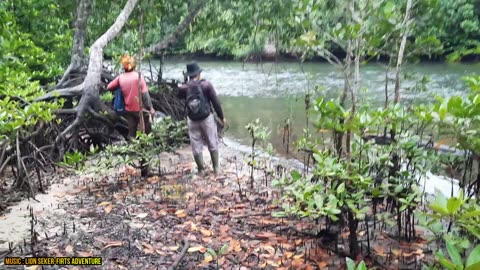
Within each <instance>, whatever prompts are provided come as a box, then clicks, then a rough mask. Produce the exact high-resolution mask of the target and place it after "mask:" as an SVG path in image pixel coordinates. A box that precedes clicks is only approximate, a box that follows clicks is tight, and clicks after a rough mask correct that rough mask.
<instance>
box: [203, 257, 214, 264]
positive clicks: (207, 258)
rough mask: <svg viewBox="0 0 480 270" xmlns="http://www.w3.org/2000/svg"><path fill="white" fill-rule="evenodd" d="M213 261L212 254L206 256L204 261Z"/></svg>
mask: <svg viewBox="0 0 480 270" xmlns="http://www.w3.org/2000/svg"><path fill="white" fill-rule="evenodd" d="M211 261H213V257H212V256H210V255H208V256H205V259H204V260H203V262H204V263H210V262H211Z"/></svg>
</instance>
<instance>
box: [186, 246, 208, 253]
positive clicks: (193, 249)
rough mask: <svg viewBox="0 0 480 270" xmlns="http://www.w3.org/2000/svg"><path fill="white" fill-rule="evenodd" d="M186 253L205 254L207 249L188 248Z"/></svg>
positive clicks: (202, 247) (198, 247)
mask: <svg viewBox="0 0 480 270" xmlns="http://www.w3.org/2000/svg"><path fill="white" fill-rule="evenodd" d="M187 251H188V253H193V252H198V251H199V252H201V253H205V252H206V251H207V248H206V247H204V246H194V247H191V248H189V249H188V250H187Z"/></svg>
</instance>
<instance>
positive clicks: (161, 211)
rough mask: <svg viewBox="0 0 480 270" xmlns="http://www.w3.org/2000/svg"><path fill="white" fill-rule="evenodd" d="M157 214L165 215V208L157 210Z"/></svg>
mask: <svg viewBox="0 0 480 270" xmlns="http://www.w3.org/2000/svg"><path fill="white" fill-rule="evenodd" d="M158 214H159V215H161V216H166V215H167V214H168V213H167V211H166V210H165V209H162V210H160V211H158Z"/></svg>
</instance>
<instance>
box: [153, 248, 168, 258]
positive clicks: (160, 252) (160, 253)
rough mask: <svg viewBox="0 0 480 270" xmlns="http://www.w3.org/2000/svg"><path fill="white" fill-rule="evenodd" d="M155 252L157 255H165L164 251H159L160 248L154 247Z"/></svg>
mask: <svg viewBox="0 0 480 270" xmlns="http://www.w3.org/2000/svg"><path fill="white" fill-rule="evenodd" d="M155 252H156V253H157V254H158V255H162V256H165V255H167V254H166V253H165V252H163V251H161V250H158V249H156V250H155Z"/></svg>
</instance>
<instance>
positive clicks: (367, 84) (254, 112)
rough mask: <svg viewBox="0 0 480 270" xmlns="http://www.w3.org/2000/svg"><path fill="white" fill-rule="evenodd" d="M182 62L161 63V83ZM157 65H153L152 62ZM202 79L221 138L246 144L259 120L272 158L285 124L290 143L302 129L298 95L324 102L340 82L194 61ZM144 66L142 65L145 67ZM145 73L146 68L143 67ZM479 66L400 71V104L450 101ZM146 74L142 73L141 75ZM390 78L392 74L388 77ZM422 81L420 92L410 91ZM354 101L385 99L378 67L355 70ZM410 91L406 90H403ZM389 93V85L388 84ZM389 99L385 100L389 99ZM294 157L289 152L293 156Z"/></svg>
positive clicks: (299, 68)
mask: <svg viewBox="0 0 480 270" xmlns="http://www.w3.org/2000/svg"><path fill="white" fill-rule="evenodd" d="M186 63H187V62H186V61H183V62H182V61H167V62H165V63H164V65H163V78H166V79H177V80H183V75H182V70H185V64H186ZM152 65H155V66H158V65H159V62H158V61H155V62H152ZM199 65H200V66H201V68H202V69H203V73H202V78H205V79H207V80H209V81H211V82H212V84H213V86H214V87H215V89H216V91H217V94H218V95H219V96H220V99H221V102H222V105H223V108H224V111H225V115H226V118H227V122H228V125H229V128H228V130H227V132H226V135H227V136H228V137H229V138H233V139H236V140H238V141H239V142H240V143H243V144H247V145H248V144H249V143H250V140H249V137H248V136H249V134H248V132H247V130H246V129H245V125H247V124H248V123H249V122H250V121H252V120H255V119H256V118H259V119H260V120H261V121H262V123H264V124H265V125H266V126H268V127H269V128H270V129H271V130H272V134H271V136H270V142H271V143H272V144H273V146H274V148H275V149H276V151H277V152H278V153H281V154H285V153H286V147H285V145H284V143H283V133H284V131H283V127H284V123H285V121H286V119H291V122H292V129H293V130H292V139H291V141H295V140H296V139H298V138H299V137H300V136H301V134H302V131H303V129H304V128H305V103H304V96H305V93H306V92H307V91H314V89H315V88H318V87H320V89H321V90H320V91H321V92H320V94H321V95H323V96H325V97H327V98H335V97H338V95H339V93H340V91H341V89H342V86H343V80H342V77H341V73H340V71H338V70H337V69H336V68H335V67H333V66H331V65H329V64H326V63H304V64H299V63H263V64H254V63H245V64H243V63H241V62H233V61H199ZM146 66H148V65H144V67H146ZM146 68H148V67H146ZM479 68H480V65H479V64H417V65H410V66H405V67H404V73H405V74H407V75H409V76H408V77H407V78H405V79H404V80H403V81H402V88H403V89H402V93H401V94H402V99H403V100H408V101H412V102H427V101H431V100H433V99H434V97H435V95H440V96H450V95H455V94H465V93H467V90H466V87H465V85H464V83H463V82H462V81H461V77H462V76H465V75H470V74H473V73H478V72H479V71H480V69H479ZM144 72H146V74H148V71H147V70H144ZM389 76H390V78H394V74H393V73H391V74H389ZM423 76H426V78H427V82H426V85H425V86H426V87H425V89H424V91H423V92H419V91H416V90H412V89H411V88H412V87H414V86H415V85H416V83H415V81H419V80H420V79H422V77H423ZM361 79H362V86H363V87H364V89H365V90H362V91H361V93H359V96H360V99H361V100H362V99H363V100H366V101H368V102H370V103H372V104H373V105H381V104H383V102H384V100H385V94H384V93H385V92H384V91H385V68H384V66H383V65H381V64H368V65H365V66H362V67H361ZM407 88H410V89H407ZM389 89H390V92H393V84H390V85H389ZM390 99H391V97H390ZM294 154H295V153H294Z"/></svg>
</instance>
